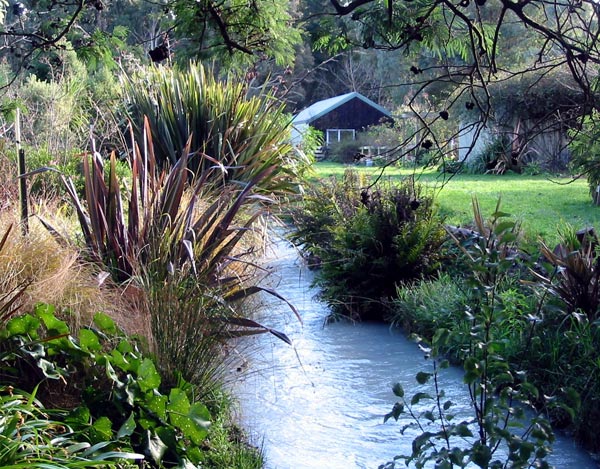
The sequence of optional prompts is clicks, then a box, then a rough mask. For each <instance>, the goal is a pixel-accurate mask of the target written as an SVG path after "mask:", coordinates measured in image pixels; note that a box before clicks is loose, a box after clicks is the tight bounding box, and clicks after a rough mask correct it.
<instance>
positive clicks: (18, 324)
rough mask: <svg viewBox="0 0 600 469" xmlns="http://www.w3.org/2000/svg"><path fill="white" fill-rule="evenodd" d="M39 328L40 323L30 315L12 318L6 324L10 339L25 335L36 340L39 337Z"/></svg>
mask: <svg viewBox="0 0 600 469" xmlns="http://www.w3.org/2000/svg"><path fill="white" fill-rule="evenodd" d="M39 327H40V321H39V320H38V319H37V318H34V317H33V316H32V315H30V314H24V315H23V316H18V317H15V318H12V319H11V320H9V321H8V323H7V324H6V329H7V331H8V333H9V334H8V336H9V337H13V336H17V335H24V336H30V337H32V338H34V339H35V338H37V337H38V334H37V330H38V328H39Z"/></svg>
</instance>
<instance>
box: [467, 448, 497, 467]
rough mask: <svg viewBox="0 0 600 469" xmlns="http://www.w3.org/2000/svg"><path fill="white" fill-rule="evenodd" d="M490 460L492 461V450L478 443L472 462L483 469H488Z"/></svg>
mask: <svg viewBox="0 0 600 469" xmlns="http://www.w3.org/2000/svg"><path fill="white" fill-rule="evenodd" d="M490 459H492V452H491V451H490V449H489V448H488V447H487V446H485V445H482V444H481V443H479V442H476V443H475V444H474V445H473V451H472V453H471V460H472V461H473V462H474V463H475V464H477V465H478V466H479V467H481V468H482V469H487V467H488V465H489V462H490Z"/></svg>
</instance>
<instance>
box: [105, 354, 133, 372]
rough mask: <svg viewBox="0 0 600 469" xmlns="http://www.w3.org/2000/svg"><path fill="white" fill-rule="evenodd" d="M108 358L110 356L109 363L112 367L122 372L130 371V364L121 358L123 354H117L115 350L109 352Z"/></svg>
mask: <svg viewBox="0 0 600 469" xmlns="http://www.w3.org/2000/svg"><path fill="white" fill-rule="evenodd" d="M110 356H111V360H110V361H111V362H112V364H113V365H114V366H116V367H118V368H120V369H121V370H123V371H131V369H130V364H129V362H128V361H127V360H125V357H124V356H123V354H122V353H121V352H119V351H118V350H117V349H113V350H111V352H110Z"/></svg>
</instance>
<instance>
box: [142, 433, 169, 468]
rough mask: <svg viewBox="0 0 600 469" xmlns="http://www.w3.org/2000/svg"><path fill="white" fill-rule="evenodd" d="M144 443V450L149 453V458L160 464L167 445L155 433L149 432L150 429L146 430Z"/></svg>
mask: <svg viewBox="0 0 600 469" xmlns="http://www.w3.org/2000/svg"><path fill="white" fill-rule="evenodd" d="M145 444H146V448H145V451H144V452H145V453H147V454H148V455H150V458H151V459H152V460H153V461H154V463H156V464H159V465H160V463H161V462H162V458H163V456H164V455H165V452H166V451H167V449H168V447H167V445H166V444H165V443H164V442H163V441H162V440H161V438H160V437H159V436H158V435H157V434H156V433H151V432H150V431H147V432H146V438H145Z"/></svg>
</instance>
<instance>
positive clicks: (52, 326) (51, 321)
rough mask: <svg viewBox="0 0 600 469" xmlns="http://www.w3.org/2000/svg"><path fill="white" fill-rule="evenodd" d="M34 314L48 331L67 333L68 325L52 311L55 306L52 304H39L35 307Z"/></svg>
mask: <svg viewBox="0 0 600 469" xmlns="http://www.w3.org/2000/svg"><path fill="white" fill-rule="evenodd" d="M34 313H35V315H36V316H37V317H38V318H40V319H41V320H42V322H43V323H44V325H45V326H46V329H48V333H49V334H50V335H53V334H68V333H69V326H67V323H66V322H64V321H61V320H60V319H58V318H57V317H56V316H55V315H54V313H55V308H54V306H52V305H47V304H39V305H37V306H36V307H35V311H34Z"/></svg>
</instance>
